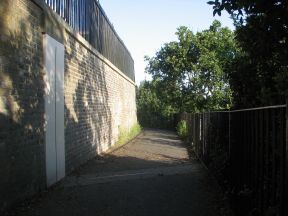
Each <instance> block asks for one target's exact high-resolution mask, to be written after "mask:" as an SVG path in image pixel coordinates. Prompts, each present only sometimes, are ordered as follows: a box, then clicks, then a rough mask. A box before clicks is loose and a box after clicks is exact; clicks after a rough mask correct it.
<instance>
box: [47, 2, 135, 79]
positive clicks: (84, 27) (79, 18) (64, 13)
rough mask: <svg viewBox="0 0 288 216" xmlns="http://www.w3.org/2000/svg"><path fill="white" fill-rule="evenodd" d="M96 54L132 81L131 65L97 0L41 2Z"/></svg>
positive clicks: (120, 41) (132, 62) (128, 55)
mask: <svg viewBox="0 0 288 216" xmlns="http://www.w3.org/2000/svg"><path fill="white" fill-rule="evenodd" d="M43 1H45V3H46V4H47V5H48V6H49V7H51V8H52V9H53V10H54V11H55V12H56V13H57V14H59V15H60V16H61V17H62V18H63V19H64V20H65V21H66V22H67V23H68V24H69V25H70V26H71V27H72V28H73V29H74V30H75V31H76V32H78V33H79V34H80V35H82V36H83V37H84V38H85V39H86V40H87V41H88V42H89V43H90V44H91V45H92V46H93V47H94V48H95V49H96V50H97V51H99V52H100V53H101V54H102V55H103V56H105V57H106V58H107V59H109V60H110V61H111V62H112V63H113V64H114V65H115V66H116V67H118V68H119V69H120V70H121V71H122V72H123V73H124V74H126V75H127V76H128V77H129V78H130V79H132V80H133V81H135V75H134V61H133V59H132V57H131V55H130V53H129V51H128V49H127V48H126V47H125V45H124V43H123V41H122V40H121V39H120V37H119V36H118V35H117V33H116V31H115V29H114V28H113V25H112V24H111V23H110V21H109V19H108V18H107V16H106V15H105V12H104V11H103V9H102V7H101V6H100V4H99V2H98V1H97V0H43Z"/></svg>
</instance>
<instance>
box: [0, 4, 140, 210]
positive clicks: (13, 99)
mask: <svg viewBox="0 0 288 216" xmlns="http://www.w3.org/2000/svg"><path fill="white" fill-rule="evenodd" d="M35 2H36V3H37V4H35ZM37 5H38V6H37ZM0 17H1V18H0V214H1V209H2V210H3V209H4V208H5V206H7V205H9V204H10V203H11V202H13V201H15V200H18V199H22V198H24V197H27V196H29V195H32V194H35V193H36V192H37V191H39V190H42V189H44V188H45V185H46V176H45V172H46V171H45V152H44V149H45V143H44V137H45V128H44V127H45V120H44V116H45V110H44V108H45V107H44V81H43V80H44V78H43V77H44V70H43V44H42V32H46V33H48V34H49V35H51V36H52V37H54V38H55V39H57V40H58V41H60V42H61V43H63V44H64V46H65V86H64V91H65V96H64V97H65V157H66V173H68V172H70V171H72V170H73V169H74V168H76V167H78V166H79V165H80V164H82V163H84V162H85V161H87V160H88V159H90V158H91V157H93V156H95V155H96V154H98V153H101V152H103V151H105V150H107V149H109V147H111V146H112V145H113V144H114V143H115V142H116V141H117V138H118V136H119V132H120V130H122V131H123V130H126V131H127V130H129V129H130V128H131V127H132V126H133V125H134V124H135V123H136V122H137V118H136V104H135V103H136V102H135V85H134V82H133V81H131V80H130V79H129V78H127V77H126V76H125V75H124V74H123V73H122V72H121V71H119V70H118V69H117V68H116V67H115V66H114V65H112V64H111V63H110V62H109V61H108V60H107V59H105V58H104V57H103V56H101V55H100V54H99V53H98V52H97V51H96V50H95V49H93V48H92V47H91V46H90V45H89V44H88V43H87V42H85V41H84V39H83V38H82V37H80V36H79V35H77V34H75V33H74V32H73V30H72V29H71V28H70V27H69V26H68V25H67V24H65V23H64V21H61V20H60V19H59V17H58V16H57V15H56V14H54V13H53V12H52V11H51V10H49V8H48V7H45V5H43V3H41V1H40V0H13V1H11V0H1V1H0Z"/></svg>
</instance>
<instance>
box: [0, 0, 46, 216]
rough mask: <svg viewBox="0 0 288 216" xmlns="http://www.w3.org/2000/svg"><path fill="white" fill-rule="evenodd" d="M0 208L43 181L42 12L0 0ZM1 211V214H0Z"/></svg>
mask: <svg viewBox="0 0 288 216" xmlns="http://www.w3.org/2000/svg"><path fill="white" fill-rule="evenodd" d="M0 17H1V18H0V212H1V209H3V208H5V206H7V205H8V204H9V202H10V201H11V200H17V199H19V198H23V197H26V196H29V195H31V194H33V193H35V192H37V191H38V190H39V189H40V188H43V187H44V185H45V175H44V173H45V172H44V171H45V170H44V166H45V164H44V161H45V158H44V131H43V124H44V118H43V117H44V104H43V102H44V100H43V94H44V92H43V81H42V80H43V79H42V55H43V52H42V35H41V20H42V11H41V9H40V8H39V7H37V6H36V5H35V4H32V3H31V2H30V1H24V0H23V1H22V0H13V1H8V0H1V2H0ZM0 214H1V213H0Z"/></svg>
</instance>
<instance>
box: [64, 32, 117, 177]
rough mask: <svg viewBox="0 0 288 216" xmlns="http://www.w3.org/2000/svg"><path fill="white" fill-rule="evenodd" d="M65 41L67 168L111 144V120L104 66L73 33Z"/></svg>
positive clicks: (80, 162)
mask: <svg viewBox="0 0 288 216" xmlns="http://www.w3.org/2000/svg"><path fill="white" fill-rule="evenodd" d="M66 40H67V41H66V44H65V90H64V91H65V149H66V150H65V151H66V170H67V171H68V172H70V171H72V170H74V169H75V168H76V167H78V166H79V165H80V164H83V163H84V162H86V161H87V160H88V159H91V158H92V157H94V156H95V155H96V154H97V153H100V152H102V151H103V150H104V149H103V146H102V145H103V144H106V145H108V146H107V147H108V148H109V147H111V145H112V144H113V143H112V119H111V115H112V114H111V108H110V107H109V104H110V103H109V95H108V87H107V80H106V77H105V65H104V63H103V62H102V61H101V60H99V59H98V58H97V57H96V56H95V55H94V54H92V53H91V52H90V51H88V50H87V49H86V48H85V47H83V46H82V45H81V44H80V43H79V42H78V41H76V40H75V39H74V38H73V37H72V36H70V35H69V36H68V38H67V39H66Z"/></svg>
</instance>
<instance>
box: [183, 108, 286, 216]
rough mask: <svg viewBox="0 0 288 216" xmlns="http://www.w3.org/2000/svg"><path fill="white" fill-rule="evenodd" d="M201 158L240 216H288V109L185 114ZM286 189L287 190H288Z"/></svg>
mask: <svg viewBox="0 0 288 216" xmlns="http://www.w3.org/2000/svg"><path fill="white" fill-rule="evenodd" d="M181 119H183V120H186V121H187V123H188V128H189V129H188V130H189V137H188V142H189V143H190V144H191V145H192V146H193V148H194V151H195V153H196V155H197V156H198V157H199V158H200V159H201V160H202V161H203V162H204V163H205V164H206V165H207V167H208V168H209V169H210V170H211V171H213V172H214V174H216V177H218V179H220V181H223V182H224V183H223V182H222V183H223V184H226V183H227V184H226V185H225V186H226V189H227V190H228V192H229V194H230V196H231V198H232V203H233V204H234V207H235V210H236V213H237V214H238V215H247V214H248V213H250V214H252V213H253V214H256V215H286V214H285V213H287V212H285V209H284V208H286V203H285V200H286V199H287V198H285V196H287V194H286V193H287V192H286V193H285V189H286V191H287V176H286V175H287V173H286V172H287V171H286V170H287V141H286V136H287V134H286V106H285V105H283V106H276V107H264V108H257V109H250V110H238V111H227V112H210V113H202V114H187V113H185V114H182V116H181ZM285 186H286V187H285Z"/></svg>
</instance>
